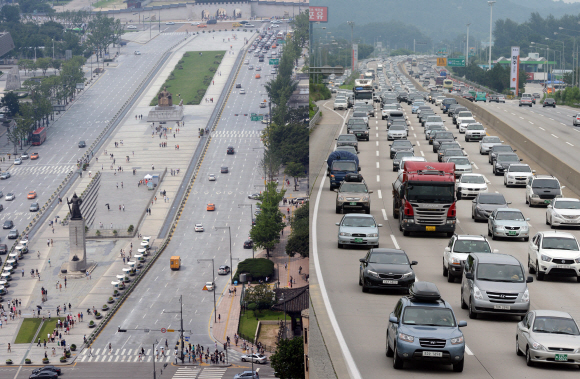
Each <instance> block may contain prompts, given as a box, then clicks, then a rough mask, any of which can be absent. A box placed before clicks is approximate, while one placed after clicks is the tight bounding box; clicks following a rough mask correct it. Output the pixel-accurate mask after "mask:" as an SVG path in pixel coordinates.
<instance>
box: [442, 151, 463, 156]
mask: <svg viewBox="0 0 580 379" xmlns="http://www.w3.org/2000/svg"><path fill="white" fill-rule="evenodd" d="M445 155H447V156H449V157H452V156H459V155H463V150H461V149H445Z"/></svg>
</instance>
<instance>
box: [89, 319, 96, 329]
mask: <svg viewBox="0 0 580 379" xmlns="http://www.w3.org/2000/svg"><path fill="white" fill-rule="evenodd" d="M95 326H97V324H95V322H94V321H93V320H91V322H89V328H94V327H95Z"/></svg>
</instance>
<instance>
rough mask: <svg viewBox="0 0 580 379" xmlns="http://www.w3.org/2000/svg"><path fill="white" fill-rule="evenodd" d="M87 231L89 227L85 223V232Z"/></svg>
mask: <svg viewBox="0 0 580 379" xmlns="http://www.w3.org/2000/svg"><path fill="white" fill-rule="evenodd" d="M88 231H89V227H88V226H86V225H85V233H86V232H88Z"/></svg>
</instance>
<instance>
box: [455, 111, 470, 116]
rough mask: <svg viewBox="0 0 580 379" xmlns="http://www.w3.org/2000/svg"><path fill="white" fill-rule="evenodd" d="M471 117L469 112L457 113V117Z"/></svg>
mask: <svg viewBox="0 0 580 379" xmlns="http://www.w3.org/2000/svg"><path fill="white" fill-rule="evenodd" d="M472 116H473V115H472V114H471V112H459V113H458V114H457V117H472Z"/></svg>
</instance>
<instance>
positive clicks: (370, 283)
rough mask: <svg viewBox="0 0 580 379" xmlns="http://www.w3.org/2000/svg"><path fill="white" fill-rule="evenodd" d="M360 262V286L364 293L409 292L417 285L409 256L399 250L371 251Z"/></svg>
mask: <svg viewBox="0 0 580 379" xmlns="http://www.w3.org/2000/svg"><path fill="white" fill-rule="evenodd" d="M359 261H360V273H359V279H358V284H359V285H360V286H362V291H363V292H368V291H369V289H372V288H377V289H403V290H405V291H408V289H409V287H410V286H411V284H413V283H415V272H414V271H413V268H412V267H411V266H414V265H416V264H417V262H416V261H412V262H410V261H409V258H408V257H407V254H405V252H404V251H403V250H398V249H384V248H378V249H371V250H369V251H368V253H367V255H366V256H365V257H364V258H361V259H359Z"/></svg>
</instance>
